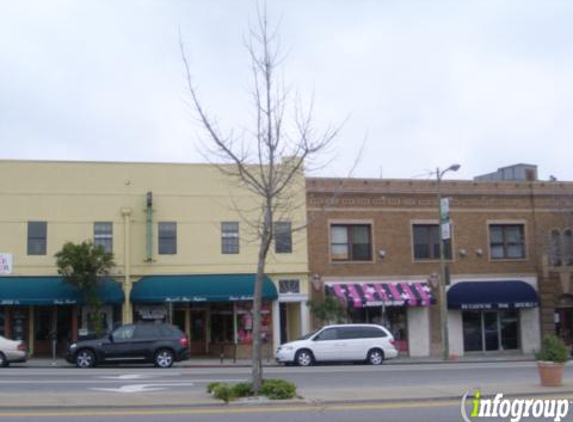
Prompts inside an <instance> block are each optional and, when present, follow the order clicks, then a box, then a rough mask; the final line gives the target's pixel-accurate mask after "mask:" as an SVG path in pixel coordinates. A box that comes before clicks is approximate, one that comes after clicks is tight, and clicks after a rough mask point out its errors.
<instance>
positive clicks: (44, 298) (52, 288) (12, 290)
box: [0, 277, 124, 306]
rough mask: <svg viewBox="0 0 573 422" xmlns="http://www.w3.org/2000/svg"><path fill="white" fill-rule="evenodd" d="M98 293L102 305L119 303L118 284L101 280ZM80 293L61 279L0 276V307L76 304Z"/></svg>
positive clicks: (119, 286) (82, 298)
mask: <svg viewBox="0 0 573 422" xmlns="http://www.w3.org/2000/svg"><path fill="white" fill-rule="evenodd" d="M98 293H99V294H100V297H101V298H102V299H103V302H104V303H110V304H113V303H123V299H124V295H123V290H122V288H121V284H119V283H117V282H115V281H114V280H113V279H111V278H105V279H102V280H101V281H100V283H99V286H98ZM84 302H85V300H84V294H83V292H82V291H81V290H80V289H78V288H77V287H74V286H72V285H71V284H69V283H66V282H65V281H64V279H63V278H62V277H0V305H5V306H6V305H76V304H79V305H81V304H83V303H84Z"/></svg>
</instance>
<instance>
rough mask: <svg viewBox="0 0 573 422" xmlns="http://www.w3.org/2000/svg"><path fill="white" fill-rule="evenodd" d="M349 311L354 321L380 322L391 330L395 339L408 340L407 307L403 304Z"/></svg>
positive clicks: (358, 322)
mask: <svg viewBox="0 0 573 422" xmlns="http://www.w3.org/2000/svg"><path fill="white" fill-rule="evenodd" d="M349 313H350V320H351V321H352V322H353V323H357V324H360V323H366V324H380V325H383V326H384V327H386V328H387V329H388V330H390V332H391V333H392V335H393V336H394V340H396V341H407V340H408V324H407V322H406V321H407V317H406V308H405V307H403V306H386V307H381V306H380V307H378V306H377V307H366V308H353V309H350V310H349Z"/></svg>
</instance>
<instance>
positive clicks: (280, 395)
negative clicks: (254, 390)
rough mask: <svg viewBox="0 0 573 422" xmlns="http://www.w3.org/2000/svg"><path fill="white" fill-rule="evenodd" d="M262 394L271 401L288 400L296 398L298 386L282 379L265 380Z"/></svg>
mask: <svg viewBox="0 0 573 422" xmlns="http://www.w3.org/2000/svg"><path fill="white" fill-rule="evenodd" d="M261 393H262V394H263V395H264V396H267V397H268V398H269V399H271V400H286V399H292V398H295V397H296V385H294V384H293V383H292V382H288V381H285V380H281V379H267V380H263V387H262V389H261Z"/></svg>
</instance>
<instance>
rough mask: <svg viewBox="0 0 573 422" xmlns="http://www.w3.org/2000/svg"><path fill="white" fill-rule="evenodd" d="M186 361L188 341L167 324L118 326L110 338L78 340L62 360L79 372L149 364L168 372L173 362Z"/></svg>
mask: <svg viewBox="0 0 573 422" xmlns="http://www.w3.org/2000/svg"><path fill="white" fill-rule="evenodd" d="M186 359H189V340H188V339H187V337H186V336H185V334H183V332H182V331H181V330H180V329H179V328H177V327H175V326H173V325H170V324H131V325H122V326H120V327H118V328H116V329H115V330H113V331H112V332H111V333H110V334H108V335H106V336H104V337H102V338H98V339H93V340H80V341H77V342H76V343H73V344H71V345H70V346H69V347H68V353H67V355H66V360H67V361H68V362H69V363H75V364H76V365H77V366H78V367H80V368H90V367H93V366H95V365H97V364H99V363H138V362H151V363H154V364H155V366H157V367H160V368H169V367H170V366H171V365H173V362H176V361H182V360H186Z"/></svg>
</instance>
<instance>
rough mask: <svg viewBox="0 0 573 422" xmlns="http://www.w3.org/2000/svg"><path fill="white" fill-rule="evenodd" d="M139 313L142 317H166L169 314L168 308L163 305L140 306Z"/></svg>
mask: <svg viewBox="0 0 573 422" xmlns="http://www.w3.org/2000/svg"><path fill="white" fill-rule="evenodd" d="M137 313H138V314H139V316H140V317H141V319H164V318H165V317H166V316H167V310H166V309H165V307H163V306H139V307H137Z"/></svg>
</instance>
